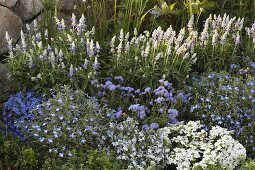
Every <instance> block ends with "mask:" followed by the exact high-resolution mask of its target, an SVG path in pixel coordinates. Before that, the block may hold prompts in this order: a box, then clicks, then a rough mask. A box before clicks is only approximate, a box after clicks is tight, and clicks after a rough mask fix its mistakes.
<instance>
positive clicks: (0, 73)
mask: <svg viewBox="0 0 255 170" xmlns="http://www.w3.org/2000/svg"><path fill="white" fill-rule="evenodd" d="M11 89H12V87H11V83H10V81H9V79H8V76H7V69H6V67H5V65H4V64H1V63H0V96H1V95H2V94H4V93H6V92H8V91H11Z"/></svg>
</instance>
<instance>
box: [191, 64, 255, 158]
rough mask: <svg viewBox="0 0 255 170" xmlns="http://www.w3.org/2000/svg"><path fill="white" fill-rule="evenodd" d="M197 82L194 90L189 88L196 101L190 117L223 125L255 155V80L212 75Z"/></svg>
mask: <svg viewBox="0 0 255 170" xmlns="http://www.w3.org/2000/svg"><path fill="white" fill-rule="evenodd" d="M232 67H235V66H232ZM193 81H194V82H193V87H190V88H189V89H192V90H191V91H192V99H191V100H190V103H191V105H190V110H189V113H187V114H189V115H193V118H192V119H196V120H201V121H202V122H203V123H204V124H205V125H206V126H214V125H219V126H221V127H224V128H227V129H229V130H233V131H234V136H235V137H236V139H238V140H239V141H240V142H241V143H242V144H243V145H245V147H246V149H247V151H248V153H250V154H252V153H253V154H254V152H255V142H254V140H255V137H254V136H255V130H254V129H255V114H254V113H255V90H254V89H255V79H254V78H245V79H243V78H241V77H232V76H230V75H229V74H226V73H210V74H208V75H207V76H202V77H199V78H194V79H193ZM190 113H193V114H190ZM186 119H187V120H188V119H190V116H189V117H187V118H186ZM206 126H205V127H206ZM253 156H255V155H253Z"/></svg>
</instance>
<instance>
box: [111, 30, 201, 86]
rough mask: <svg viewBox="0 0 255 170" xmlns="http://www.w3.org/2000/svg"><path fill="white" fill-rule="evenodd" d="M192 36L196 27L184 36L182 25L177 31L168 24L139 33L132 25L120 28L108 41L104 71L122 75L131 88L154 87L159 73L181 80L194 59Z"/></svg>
mask: <svg viewBox="0 0 255 170" xmlns="http://www.w3.org/2000/svg"><path fill="white" fill-rule="evenodd" d="M131 34H133V36H131ZM196 37H197V32H196V31H193V32H191V33H190V35H189V36H188V38H187V37H186V36H185V28H183V29H182V30H181V31H180V32H179V34H177V33H176V31H174V30H173V28H172V26H170V27H169V28H168V29H167V30H166V31H164V30H163V29H162V28H161V27H158V28H157V29H155V30H154V31H153V32H152V33H150V32H149V31H144V33H142V34H140V35H138V32H137V30H136V29H135V30H134V33H129V32H127V33H124V31H123V30H121V31H120V34H119V35H118V36H114V37H113V38H112V40H111V42H110V47H111V49H110V56H109V60H110V62H109V63H108V65H107V68H108V69H109V71H108V75H109V76H123V78H124V80H125V85H128V86H132V87H135V88H146V87H148V86H149V87H152V88H155V87H156V86H157V85H158V82H157V81H158V80H159V79H160V78H161V77H162V76H163V75H165V78H166V79H167V80H171V81H172V82H179V83H182V81H183V80H184V79H185V78H186V77H187V76H188V75H189V71H190V70H191V65H192V64H194V63H195V61H196V53H194V52H193V51H192V50H191V49H192V48H193V47H194V43H193V41H195V39H196Z"/></svg>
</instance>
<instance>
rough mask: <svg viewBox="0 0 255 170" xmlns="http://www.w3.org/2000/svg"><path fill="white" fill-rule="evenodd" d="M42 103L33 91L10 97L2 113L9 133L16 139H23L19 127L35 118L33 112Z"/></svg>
mask: <svg viewBox="0 0 255 170" xmlns="http://www.w3.org/2000/svg"><path fill="white" fill-rule="evenodd" d="M41 102H42V98H40V97H36V96H35V94H34V93H33V92H32V91H28V92H26V93H23V92H18V93H17V94H15V95H12V96H10V97H9V99H8V101H7V102H5V103H4V108H3V113H2V116H3V121H4V123H5V124H6V125H7V130H8V132H10V133H12V134H13V135H14V136H15V137H16V136H17V137H20V138H23V135H22V133H21V132H20V130H19V128H18V126H19V124H23V123H25V122H26V121H27V120H32V119H33V118H34V115H33V114H32V113H31V111H32V110H33V109H34V108H35V107H36V106H37V105H38V104H40V103H41Z"/></svg>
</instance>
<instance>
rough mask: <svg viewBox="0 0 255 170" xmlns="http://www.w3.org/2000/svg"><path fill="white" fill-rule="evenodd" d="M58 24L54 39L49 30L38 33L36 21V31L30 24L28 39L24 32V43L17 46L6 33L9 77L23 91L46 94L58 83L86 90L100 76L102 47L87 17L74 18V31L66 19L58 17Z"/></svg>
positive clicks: (22, 33)
mask: <svg viewBox="0 0 255 170" xmlns="http://www.w3.org/2000/svg"><path fill="white" fill-rule="evenodd" d="M55 22H56V28H55V29H56V31H57V34H56V35H55V36H54V38H52V37H49V35H48V31H47V30H45V31H44V32H39V31H38V28H37V22H36V21H35V22H34V29H33V30H32V29H31V28H30V26H28V25H27V30H28V31H29V33H30V34H29V36H27V35H25V34H24V32H23V31H21V43H20V44H19V45H16V47H13V46H12V39H11V37H10V36H9V35H8V33H6V39H7V42H8V47H9V54H10V55H9V57H8V59H7V66H8V70H9V74H10V77H11V78H12V80H14V81H15V82H16V83H17V84H18V85H19V87H21V88H22V89H33V90H36V91H39V92H47V90H48V89H50V88H53V87H54V86H55V85H57V84H66V85H70V86H72V87H74V88H76V89H83V90H85V89H86V87H87V84H88V81H89V80H90V79H92V78H94V76H95V75H96V74H97V71H98V69H99V67H100V64H99V61H98V57H99V51H100V45H99V43H98V42H96V41H94V40H93V34H94V32H95V30H94V28H93V29H92V30H91V31H88V30H87V28H86V22H85V18H84V16H82V17H81V18H80V19H79V20H77V19H76V17H75V15H73V16H72V24H71V26H70V27H71V28H68V27H67V26H66V25H65V22H64V20H59V19H58V18H56V20H55Z"/></svg>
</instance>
